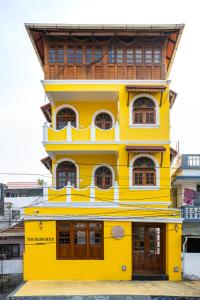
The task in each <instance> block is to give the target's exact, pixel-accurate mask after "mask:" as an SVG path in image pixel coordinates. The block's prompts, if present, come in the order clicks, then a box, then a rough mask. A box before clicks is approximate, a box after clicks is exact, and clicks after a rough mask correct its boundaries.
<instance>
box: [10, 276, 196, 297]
mask: <svg viewBox="0 0 200 300" xmlns="http://www.w3.org/2000/svg"><path fill="white" fill-rule="evenodd" d="M39 295H40V296H42V295H47V296H48V295H51V296H58V295H63V296H72V295H93V296H94V295H164V296H200V281H179V282H172V281H64V280H63V281H53V280H52V281H47V280H42V281H40V280H34V281H28V282H26V283H25V284H24V285H23V286H22V287H21V288H20V289H19V290H18V291H17V292H16V293H15V295H14V296H39Z"/></svg>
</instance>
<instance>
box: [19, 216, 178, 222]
mask: <svg viewBox="0 0 200 300" xmlns="http://www.w3.org/2000/svg"><path fill="white" fill-rule="evenodd" d="M24 220H25V221H28V220H30V221H31V220H50V221H52V220H93V221H96V220H101V221H120V222H142V223H155V222H156V223H175V224H181V223H183V219H182V218H178V217H177V218H176V217H174V218H164V217H163V218H162V217H156V216H154V217H153V218H149V217H142V216H141V217H136V216H133V217H130V216H127V217H125V216H117V217H115V216H114V217H113V216H97V215H94V216H92V215H90V216H84V217H82V216H78V215H77V214H76V215H67V216H64V215H63V216H56V215H53V214H52V215H51V216H46V215H42V214H41V215H38V214H37V215H26V214H25V215H24Z"/></svg>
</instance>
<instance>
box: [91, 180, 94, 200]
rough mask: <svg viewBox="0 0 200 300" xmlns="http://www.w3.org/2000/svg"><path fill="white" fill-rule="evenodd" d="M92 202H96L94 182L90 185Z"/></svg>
mask: <svg viewBox="0 0 200 300" xmlns="http://www.w3.org/2000/svg"><path fill="white" fill-rule="evenodd" d="M90 202H95V185H94V180H92V182H91V185H90Z"/></svg>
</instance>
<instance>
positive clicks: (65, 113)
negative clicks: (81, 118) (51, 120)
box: [56, 108, 76, 130]
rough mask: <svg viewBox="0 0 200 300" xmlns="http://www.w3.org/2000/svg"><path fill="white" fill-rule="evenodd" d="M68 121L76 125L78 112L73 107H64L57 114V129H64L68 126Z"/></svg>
mask: <svg viewBox="0 0 200 300" xmlns="http://www.w3.org/2000/svg"><path fill="white" fill-rule="evenodd" d="M68 122H71V125H72V126H74V127H76V113H75V111H74V110H73V109H71V108H63V109H61V110H59V111H58V113H57V115H56V129H57V130H59V129H62V128H64V127H65V126H67V124H68Z"/></svg>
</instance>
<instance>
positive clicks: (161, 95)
mask: <svg viewBox="0 0 200 300" xmlns="http://www.w3.org/2000/svg"><path fill="white" fill-rule="evenodd" d="M162 100H163V92H161V93H160V105H159V106H160V107H161V106H162Z"/></svg>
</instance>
